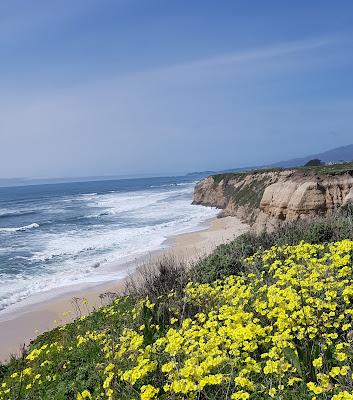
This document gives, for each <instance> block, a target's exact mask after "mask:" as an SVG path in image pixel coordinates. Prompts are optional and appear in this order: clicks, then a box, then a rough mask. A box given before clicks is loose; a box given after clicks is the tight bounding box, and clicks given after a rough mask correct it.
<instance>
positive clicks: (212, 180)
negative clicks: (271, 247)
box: [193, 163, 353, 230]
mask: <svg viewBox="0 0 353 400" xmlns="http://www.w3.org/2000/svg"><path fill="white" fill-rule="evenodd" d="M348 202H353V163H350V164H339V165H334V166H327V167H311V168H298V169H282V170H258V171H253V172H246V173H227V174H219V175H212V176H209V177H207V178H205V179H203V180H202V181H200V182H199V183H198V184H197V185H196V186H195V191H194V197H193V204H201V205H204V206H212V207H217V208H220V209H222V212H221V214H220V216H228V215H231V216H236V217H238V218H240V219H241V220H242V221H243V222H246V223H249V224H251V225H252V226H253V227H254V229H256V230H262V229H267V230H271V229H273V228H274V227H276V226H278V225H279V224H281V223H284V222H289V221H296V220H298V219H300V218H310V217H313V216H317V215H329V214H330V213H332V212H333V211H334V210H335V209H337V208H339V207H341V206H342V205H345V204H346V203H348Z"/></svg>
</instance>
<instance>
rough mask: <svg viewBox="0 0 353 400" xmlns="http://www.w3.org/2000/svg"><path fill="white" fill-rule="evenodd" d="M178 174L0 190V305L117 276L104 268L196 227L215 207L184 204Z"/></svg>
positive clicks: (188, 189) (184, 182) (186, 189)
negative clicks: (176, 175) (55, 289)
mask: <svg viewBox="0 0 353 400" xmlns="http://www.w3.org/2000/svg"><path fill="white" fill-rule="evenodd" d="M194 185H195V182H194V181H192V179H191V178H190V177H188V176H186V177H170V178H168V177H167V178H166V177H162V178H139V179H121V180H109V181H108V180H105V181H92V182H78V183H57V184H45V185H32V186H19V187H2V188H0V311H1V310H5V309H6V308H7V307H8V306H10V305H13V304H16V303H18V302H20V301H23V300H24V299H27V298H29V297H30V296H31V295H33V294H37V293H42V292H45V291H48V290H51V289H54V288H61V287H64V286H68V285H72V284H76V283H84V282H90V283H92V282H97V283H99V282H104V281H108V280H112V279H117V278H122V277H123V276H122V273H121V271H120V272H114V271H109V272H108V270H107V268H104V266H106V265H107V264H108V263H112V262H119V261H122V260H124V261H128V260H133V259H134V258H136V257H139V256H141V255H143V254H146V253H148V252H151V251H154V250H158V249H160V248H162V247H163V245H164V242H165V240H166V239H167V238H169V237H171V236H174V235H176V234H180V233H183V232H189V231H193V230H197V229H199V228H200V225H201V224H202V223H204V222H205V221H207V220H208V219H210V218H212V217H214V216H215V215H216V214H217V210H215V209H212V208H206V207H202V206H196V205H192V204H191V201H192V193H193V189H194Z"/></svg>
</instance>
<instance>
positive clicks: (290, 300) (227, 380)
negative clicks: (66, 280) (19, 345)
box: [0, 240, 353, 400]
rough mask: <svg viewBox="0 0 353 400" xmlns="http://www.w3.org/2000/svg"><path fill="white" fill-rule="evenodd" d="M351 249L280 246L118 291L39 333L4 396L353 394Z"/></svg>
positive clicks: (292, 398) (78, 399) (328, 398)
mask: <svg viewBox="0 0 353 400" xmlns="http://www.w3.org/2000/svg"><path fill="white" fill-rule="evenodd" d="M352 254H353V241H350V240H343V241H340V242H334V243H329V244H309V243H305V242H300V243H299V244H298V245H295V246H290V245H280V246H273V247H271V248H270V249H260V250H258V251H257V252H256V253H255V254H253V255H252V256H250V257H248V258H247V259H246V260H245V261H244V264H246V266H247V270H246V272H244V273H242V274H240V275H238V276H229V277H227V278H225V279H221V280H217V281H215V282H213V283H196V282H194V283H192V282H190V283H188V284H187V286H186V288H185V289H184V291H183V292H182V295H181V296H180V295H178V296H177V295H176V293H175V291H170V292H168V293H166V294H165V295H163V296H158V297H157V298H156V299H155V301H154V302H152V301H151V299H149V298H148V297H146V298H145V299H142V300H139V301H137V302H135V301H134V300H131V298H130V297H129V296H125V297H122V298H118V299H116V300H114V302H113V303H112V304H111V305H109V306H106V307H103V308H102V309H101V310H99V311H97V312H95V313H94V314H93V315H92V316H90V317H87V318H84V317H82V318H80V319H79V320H77V321H76V322H74V323H73V324H69V325H67V326H64V327H61V328H57V329H56V330H54V331H51V332H49V333H47V334H45V335H42V336H41V337H40V338H38V339H37V340H36V341H35V342H34V343H33V345H32V346H31V348H30V349H29V352H28V353H26V354H24V356H23V357H22V359H19V360H17V361H16V362H15V361H13V362H12V363H10V364H9V365H8V366H7V368H8V370H6V371H5V373H4V376H3V378H2V381H1V383H0V399H1V400H5V399H6V400H7V399H30V400H32V399H33V400H34V399H54V400H58V399H74V400H82V399H109V400H115V399H119V400H120V399H121V400H127V399H129V400H131V399H135V400H137V399H141V400H151V399H161V400H167V399H168V400H169V399H175V400H177V399H180V400H181V399H200V400H206V399H207V400H216V399H222V400H223V399H224V400H228V399H234V400H237V399H254V400H260V399H264V400H266V399H268V400H271V399H279V400H313V399H314V400H342V399H353V391H352V390H353V380H352V374H353V327H352V315H353V305H352V301H353V266H352ZM165 303H168V304H170V305H169V308H170V309H169V312H170V316H169V320H168V321H165V323H164V324H163V325H159V324H158V323H156V321H158V315H159V308H160V305H161V304H165ZM185 309H188V312H184V311H183V310H185Z"/></svg>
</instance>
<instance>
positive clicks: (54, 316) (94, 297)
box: [0, 217, 248, 362]
mask: <svg viewBox="0 0 353 400" xmlns="http://www.w3.org/2000/svg"><path fill="white" fill-rule="evenodd" d="M198 229H199V230H197V231H195V232H191V233H185V234H181V235H178V236H175V237H173V238H169V239H167V240H166V242H165V246H164V249H163V250H159V251H156V252H153V253H149V254H147V255H145V256H144V257H143V258H140V259H136V260H135V261H133V262H129V263H128V264H126V263H125V264H122V263H116V264H115V265H112V266H111V268H116V269H117V270H129V272H130V274H133V272H134V271H136V269H137V268H138V266H139V265H141V264H143V263H144V264H146V263H147V262H149V261H153V260H156V259H158V258H160V257H163V256H165V255H173V256H175V257H179V258H182V259H184V260H189V261H191V260H194V259H197V258H199V257H202V256H203V255H206V254H209V253H210V252H212V251H213V250H214V248H215V247H217V246H218V245H219V244H221V243H224V242H227V241H229V240H232V239H233V238H234V237H236V236H239V235H240V234H242V233H244V232H245V231H247V230H248V226H247V225H245V224H242V223H241V222H240V221H239V220H238V219H237V218H235V217H226V218H221V219H217V218H215V219H212V220H210V221H209V223H208V224H207V225H204V226H203V227H198ZM124 287H125V279H120V280H115V281H110V282H105V283H102V284H84V285H83V284H80V285H74V286H70V287H65V288H64V289H60V290H51V291H48V292H45V293H41V294H39V295H37V296H32V297H31V298H30V299H28V300H26V301H24V302H22V303H19V304H17V305H16V306H13V307H9V308H8V309H7V310H5V312H3V313H1V314H0V361H2V362H3V361H5V360H6V359H8V357H9V355H10V354H19V352H20V349H21V347H22V346H24V345H27V344H28V343H29V342H30V341H31V340H33V339H34V338H35V337H36V336H38V335H39V334H41V333H43V332H45V331H47V330H50V329H52V328H54V327H56V326H58V325H63V324H65V323H68V322H70V321H71V320H73V319H74V318H75V317H77V312H76V308H75V301H73V299H74V298H77V299H80V300H78V303H79V304H80V312H81V314H87V313H89V312H91V311H92V310H94V309H95V308H98V307H100V306H102V305H104V304H106V303H107V302H108V301H109V295H107V296H103V294H105V293H119V292H120V293H122V292H123V290H124ZM83 299H86V300H87V302H88V304H83V302H82V300H83ZM84 303H86V301H84Z"/></svg>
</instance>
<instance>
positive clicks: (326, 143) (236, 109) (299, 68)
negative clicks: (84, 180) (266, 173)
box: [0, 0, 353, 178]
mask: <svg viewBox="0 0 353 400" xmlns="http://www.w3.org/2000/svg"><path fill="white" fill-rule="evenodd" d="M352 18H353V2H351V1H348V0H347V1H340V0H336V1H325V0H322V1H311V2H308V1H300V0H298V1H286V0H282V1H272V0H267V1H251V0H247V1H245V0H244V1H240V0H228V1H222V0H218V1H206V0H203V1H193V0H188V1H183V0H178V1H173V0H168V1H165V0H161V1H155V0H146V1H145V0H140V1H137V0H111V1H109V0H75V1H67V0H61V1H54V0H52V1H47V0H45V1H44V0H43V1H36V0H32V1H30V2H29V1H24V0H22V1H19V0H11V1H8V0H2V1H1V3H0V88H1V89H0V139H1V142H0V143H1V150H0V151H1V153H0V155H1V156H0V178H6V177H19V176H26V177H60V176H89V175H90V176H92V175H119V174H140V173H163V174H168V173H184V172H188V171H194V170H208V169H212V170H220V169H224V168H232V167H240V166H249V165H256V164H266V163H271V162H275V161H279V160H282V159H287V158H292V157H297V156H303V155H307V154H310V153H316V152H320V151H323V150H327V149H329V148H332V147H337V146H340V145H344V144H349V143H353V74H352V70H353V26H352V20H353V19H352Z"/></svg>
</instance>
